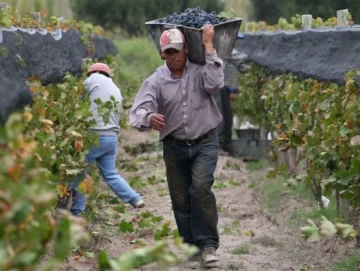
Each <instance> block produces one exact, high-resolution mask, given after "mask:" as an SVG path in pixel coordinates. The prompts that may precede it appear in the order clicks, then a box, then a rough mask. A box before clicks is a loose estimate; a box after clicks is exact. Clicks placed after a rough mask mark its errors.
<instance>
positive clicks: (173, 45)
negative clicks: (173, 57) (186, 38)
mask: <svg viewBox="0 0 360 271" xmlns="http://www.w3.org/2000/svg"><path fill="white" fill-rule="evenodd" d="M183 48H184V43H170V44H167V45H164V46H162V47H161V51H163V52H164V51H166V50H167V49H175V50H178V51H181V50H182V49H183Z"/></svg>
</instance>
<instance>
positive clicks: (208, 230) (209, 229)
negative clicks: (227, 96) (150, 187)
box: [163, 132, 219, 249]
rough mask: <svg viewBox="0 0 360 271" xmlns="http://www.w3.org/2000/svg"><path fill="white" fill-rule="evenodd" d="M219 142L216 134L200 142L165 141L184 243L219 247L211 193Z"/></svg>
mask: <svg viewBox="0 0 360 271" xmlns="http://www.w3.org/2000/svg"><path fill="white" fill-rule="evenodd" d="M218 150H219V143H218V139H217V135H216V133H215V132H214V133H213V134H212V135H211V136H209V137H208V138H206V139H203V140H202V141H201V142H200V143H197V144H194V145H190V146H189V145H187V144H186V143H179V142H176V141H173V140H166V139H165V140H164V149H163V154H164V155H163V156H164V161H165V165H166V175H167V181H168V186H169V191H170V197H171V201H172V206H173V211H174V215H175V220H176V224H177V227H178V230H179V233H180V236H181V237H182V238H183V239H184V242H186V243H188V244H192V245H196V246H197V247H199V248H200V249H204V248H205V247H214V248H218V247H219V235H218V232H217V223H218V212H217V206H216V199H215V195H214V193H213V192H212V190H211V187H212V185H213V183H214V172H215V169H216V164H217V160H218Z"/></svg>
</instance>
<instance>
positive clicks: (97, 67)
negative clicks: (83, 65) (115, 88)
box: [87, 63, 111, 76]
mask: <svg viewBox="0 0 360 271" xmlns="http://www.w3.org/2000/svg"><path fill="white" fill-rule="evenodd" d="M92 72H104V73H106V74H107V75H109V76H110V75H111V71H110V68H109V66H108V65H106V64H104V63H95V64H93V65H91V66H90V68H89V69H88V72H87V75H89V74H90V73H92Z"/></svg>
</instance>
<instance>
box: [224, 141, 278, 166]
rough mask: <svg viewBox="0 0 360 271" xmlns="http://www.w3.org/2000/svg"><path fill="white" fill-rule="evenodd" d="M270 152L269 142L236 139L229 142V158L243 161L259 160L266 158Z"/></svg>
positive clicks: (270, 145)
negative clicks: (232, 157)
mask: <svg viewBox="0 0 360 271" xmlns="http://www.w3.org/2000/svg"><path fill="white" fill-rule="evenodd" d="M271 150H272V143H271V141H270V140H262V139H258V140H253V139H236V140H232V142H231V152H230V154H231V156H234V157H237V158H242V159H243V160H249V161H252V160H260V159H265V158H267V157H268V156H267V153H268V152H269V151H271Z"/></svg>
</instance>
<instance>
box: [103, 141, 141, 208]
mask: <svg viewBox="0 0 360 271" xmlns="http://www.w3.org/2000/svg"><path fill="white" fill-rule="evenodd" d="M117 144H118V141H117V137H116V136H100V138H99V149H100V150H102V151H101V152H102V153H101V155H99V156H98V157H96V162H97V164H98V167H99V169H100V172H101V175H102V176H103V177H104V180H105V182H106V184H107V185H108V186H109V187H110V188H111V190H112V191H114V193H115V194H116V195H117V196H118V197H119V198H120V199H121V200H122V201H123V202H126V203H130V204H135V203H137V202H138V201H139V200H141V196H140V195H139V194H138V193H137V192H135V191H134V190H133V189H132V188H131V187H130V185H129V184H128V183H127V182H126V181H125V180H124V179H123V178H122V177H121V176H120V175H119V173H118V172H117V170H116V168H115V159H116V151H117Z"/></svg>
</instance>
